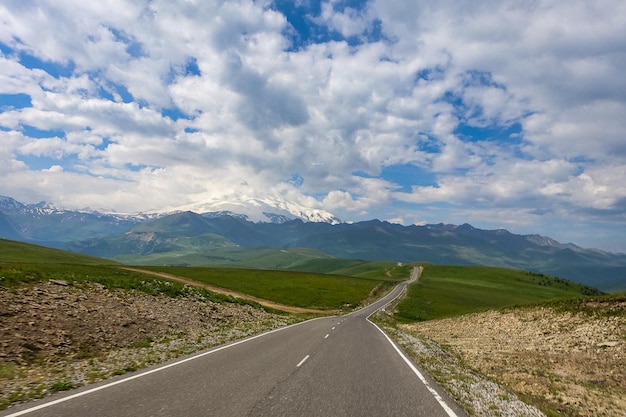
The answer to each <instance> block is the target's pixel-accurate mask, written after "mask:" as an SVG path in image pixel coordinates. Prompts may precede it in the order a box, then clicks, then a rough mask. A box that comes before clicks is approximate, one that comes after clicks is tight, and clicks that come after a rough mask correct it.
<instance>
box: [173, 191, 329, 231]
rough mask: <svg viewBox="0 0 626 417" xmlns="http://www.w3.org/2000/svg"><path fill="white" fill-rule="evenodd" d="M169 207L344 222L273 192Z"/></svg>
mask: <svg viewBox="0 0 626 417" xmlns="http://www.w3.org/2000/svg"><path fill="white" fill-rule="evenodd" d="M168 211H169V212H171V211H177V212H180V211H192V212H194V213H198V214H202V215H207V214H215V215H220V214H230V215H235V216H241V217H243V218H245V219H246V220H248V221H251V222H254V223H284V222H286V221H289V220H295V219H300V220H303V221H307V222H318V223H331V224H337V223H341V220H339V219H338V218H337V217H335V216H334V215H333V214H331V213H329V212H327V211H324V210H319V209H314V208H309V207H304V206H301V205H299V204H295V203H290V202H288V201H285V200H283V199H281V198H277V197H269V196H266V197H262V198H255V197H248V196H231V197H228V198H227V199H211V200H205V201H202V202H198V203H192V204H187V205H184V206H179V207H176V208H174V209H173V210H168Z"/></svg>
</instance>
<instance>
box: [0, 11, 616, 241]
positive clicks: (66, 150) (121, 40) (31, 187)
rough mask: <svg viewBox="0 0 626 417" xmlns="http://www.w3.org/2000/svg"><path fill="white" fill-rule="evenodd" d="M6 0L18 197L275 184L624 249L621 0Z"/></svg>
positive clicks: (364, 209)
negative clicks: (390, 0)
mask: <svg viewBox="0 0 626 417" xmlns="http://www.w3.org/2000/svg"><path fill="white" fill-rule="evenodd" d="M0 15H1V16H3V18H2V20H1V21H0V68H1V69H0V141H1V142H2V147H0V161H2V162H3V163H2V164H0V175H1V176H2V178H3V182H2V184H1V185H0V194H4V195H11V196H15V197H16V198H19V199H20V200H22V201H39V200H42V199H45V200H48V201H54V202H55V203H58V204H61V205H64V206H68V207H75V208H80V207H85V206H91V207H114V208H116V209H117V210H119V211H127V212H132V211H140V210H149V209H161V208H168V207H176V206H181V205H185V204H192V203H196V202H199V201H206V200H209V199H212V198H218V199H219V198H220V197H223V196H225V195H230V194H233V193H238V194H239V195H253V196H254V194H255V193H258V195H266V194H271V195H275V196H277V197H280V198H282V199H285V200H287V201H292V202H294V203H297V204H301V205H304V206H309V207H315V208H318V209H320V210H327V211H330V212H333V213H335V214H337V215H338V216H339V217H340V218H342V219H345V220H362V219H369V218H374V217H377V218H381V219H393V220H394V221H401V222H404V223H405V224H411V223H424V222H431V223H437V222H439V221H446V222H452V223H459V224H460V223H464V222H466V221H468V222H471V223H472V224H477V225H481V226H483V227H500V226H503V227H507V228H510V229H512V230H515V231H517V232H520V233H534V232H538V231H539V232H541V233H543V234H548V235H551V236H555V237H557V238H559V239H560V240H564V241H575V242H577V243H579V244H582V245H585V246H598V247H603V248H605V249H610V250H624V251H626V246H624V241H623V237H622V236H623V235H624V232H625V231H626V230H625V225H626V216H625V214H624V213H626V211H625V210H624V208H625V205H624V201H626V185H625V184H626V181H624V179H626V140H625V137H624V131H626V118H624V116H623V115H624V114H626V78H625V77H624V76H623V73H624V70H625V69H626V60H625V58H624V57H625V56H626V40H625V38H624V36H623V33H624V32H625V31H626V17H624V16H626V5H625V4H623V2H620V1H616V0H600V1H595V2H571V1H564V0H562V1H561V0H559V1H552V2H544V1H533V2H527V1H522V0H519V1H512V2H506V3H502V2H496V1H482V2H472V1H465V0H464V1H454V2H452V1H447V0H445V1H440V2H436V3H433V2H426V1H395V2H384V1H377V0H371V1H364V0H357V1H349V2H348V1H343V0H329V1H298V2H291V1H286V0H274V1H270V0H263V1H250V0H233V1H217V2H188V1H184V2H183V1H164V0H153V1H148V0H141V1H132V2H131V1H123V0H106V1H100V2H95V3H93V4H92V3H84V4H83V3H78V2H75V1H69V0H63V1H40V2H31V1H13V0H10V1H7V2H3V4H2V5H0ZM572 225H575V226H576V227H572Z"/></svg>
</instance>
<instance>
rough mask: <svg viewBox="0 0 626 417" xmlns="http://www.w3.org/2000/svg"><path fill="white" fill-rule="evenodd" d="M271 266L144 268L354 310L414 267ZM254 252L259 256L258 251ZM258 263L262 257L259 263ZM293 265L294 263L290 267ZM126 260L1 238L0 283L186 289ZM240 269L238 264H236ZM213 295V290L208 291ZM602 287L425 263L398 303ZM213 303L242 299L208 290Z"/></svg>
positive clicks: (414, 311) (461, 306) (565, 294)
mask: <svg viewBox="0 0 626 417" xmlns="http://www.w3.org/2000/svg"><path fill="white" fill-rule="evenodd" d="M265 254H266V255H271V256H270V259H268V260H267V262H266V266H268V267H273V266H276V264H281V265H283V266H288V265H290V267H289V268H288V269H282V270H274V269H270V268H268V269H259V268H241V267H240V268H217V267H175V266H142V267H141V268H143V269H146V270H149V271H159V272H165V273H168V274H173V275H178V276H182V277H185V278H189V279H192V280H195V281H198V282H199V283H205V284H210V285H214V286H218V287H222V288H225V289H229V290H233V291H237V292H240V293H244V294H249V295H251V296H254V297H258V298H263V299H266V300H269V301H274V302H277V303H280V304H285V305H289V306H295V307H304V308H317V309H326V310H337V309H346V308H348V309H349V308H354V307H356V306H358V305H359V304H361V303H362V302H363V301H364V300H367V299H370V298H371V297H373V296H376V295H379V294H382V293H383V292H384V291H386V290H388V289H390V288H391V287H393V286H394V285H395V284H396V283H398V282H400V281H403V280H406V279H408V278H409V276H410V275H411V270H412V268H413V267H414V266H416V265H417V264H412V265H407V264H397V263H394V262H365V261H358V260H346V259H337V258H331V257H319V256H318V254H316V253H311V252H307V251H306V250H298V249H296V250H290V251H284V252H276V251H271V252H267V253H265ZM257 255H259V256H260V255H261V252H258V253H257ZM254 263H255V264H258V261H255V262H254ZM290 263H291V264H290ZM120 266H122V264H119V263H115V262H113V261H110V260H106V259H101V258H94V257H89V256H84V255H79V254H75V253H70V252H65V251H60V250H55V249H49V248H45V247H41V246H35V245H29V244H25V243H19V242H13V241H8V240H2V239H0V286H2V287H5V288H11V287H14V286H17V285H22V284H29V283H36V282H40V281H45V280H50V279H56V280H64V281H67V282H69V283H74V282H78V283H81V282H94V283H98V284H101V285H104V286H105V287H107V288H112V289H113V288H119V289H126V290H138V291H143V292H147V293H151V294H157V293H163V294H168V295H171V296H178V295H185V294H186V291H188V289H186V287H185V286H184V285H183V284H180V283H177V282H168V281H166V280H165V279H163V278H158V277H154V276H151V275H147V274H142V273H138V272H133V271H127V270H124V269H121V268H120ZM233 266H235V265H233ZM207 294H208V293H207ZM597 294H600V292H599V291H598V290H596V289H594V288H590V287H587V286H584V285H580V284H576V283H574V282H571V281H567V280H563V279H559V278H555V277H549V276H545V275H541V274H536V273H531V272H525V271H520V270H512V269H504V268H489V267H476V266H442V265H431V264H424V272H423V274H422V276H421V277H420V279H419V281H418V282H417V283H415V284H412V285H411V286H410V287H409V288H408V291H407V293H406V296H405V298H404V299H403V300H402V301H401V302H400V303H399V304H398V308H397V317H398V319H400V320H402V321H417V320H430V319H435V318H440V317H449V316H455V315H460V314H466V313H471V312H476V311H483V310H487V309H498V308H503V307H510V306H516V305H528V304H536V303H541V302H546V301H552V300H562V299H576V298H578V299H580V298H583V297H585V296H589V295H597ZM208 296H209V297H210V298H212V299H214V300H216V301H230V302H242V301H241V300H235V299H233V298H232V297H227V296H222V295H218V294H208Z"/></svg>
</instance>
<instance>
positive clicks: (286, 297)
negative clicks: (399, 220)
mask: <svg viewBox="0 0 626 417" xmlns="http://www.w3.org/2000/svg"><path fill="white" fill-rule="evenodd" d="M143 269H147V270H150V271H158V272H165V273H168V274H173V275H178V276H181V277H185V278H190V279H193V280H194V281H198V282H202V283H206V284H210V285H215V286H218V287H222V288H227V289H230V290H234V291H237V292H241V293H245V294H249V295H252V296H255V297H259V298H263V299H266V300H271V301H275V302H277V303H281V304H285V305H290V306H296V307H309V308H319V309H339V308H346V307H347V308H352V307H356V306H357V305H358V304H359V303H360V302H361V301H363V300H365V299H366V298H368V296H369V294H370V293H371V292H372V291H375V290H376V289H380V287H391V286H392V285H393V284H394V283H396V282H398V281H400V280H402V279H405V278H407V277H403V278H402V279H393V278H390V277H388V276H387V275H386V272H385V271H384V270H380V269H379V270H378V274H377V275H376V274H375V273H372V275H375V276H372V277H356V276H348V275H337V274H320V273H310V272H299V271H275V270H260V269H235V268H207V267H154V266H152V267H143Z"/></svg>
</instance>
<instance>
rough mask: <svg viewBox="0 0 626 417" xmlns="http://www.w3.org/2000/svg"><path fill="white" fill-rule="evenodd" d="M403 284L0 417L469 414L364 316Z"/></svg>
mask: <svg viewBox="0 0 626 417" xmlns="http://www.w3.org/2000/svg"><path fill="white" fill-rule="evenodd" d="M417 274H418V272H417V270H415V272H414V274H413V277H412V279H416V278H417ZM406 285H407V283H406V282H405V283H402V284H400V285H398V286H397V287H396V288H395V289H394V290H393V291H392V292H391V293H390V294H389V295H387V296H386V297H384V298H383V299H381V300H379V301H378V302H376V303H374V304H372V305H370V306H368V307H365V308H363V309H361V310H358V311H356V312H353V313H351V314H348V315H345V316H334V317H325V318H319V319H314V320H309V321H307V322H304V323H300V324H297V325H293V326H289V327H286V328H283V329H279V330H275V331H272V332H268V333H265V334H263V335H259V336H255V337H252V338H248V339H245V340H242V341H239V342H235V343H232V344H229V345H225V346H221V347H218V348H214V349H211V350H208V351H206V352H203V353H200V354H197V355H195V356H190V357H187V358H185V359H183V360H179V361H176V362H171V363H168V364H166V365H165V366H161V367H154V368H149V369H147V370H144V371H143V372H136V373H133V374H127V375H124V376H121V377H117V378H114V379H112V380H109V381H105V382H102V383H99V384H94V385H89V386H86V387H82V388H81V389H78V390H73V391H68V392H65V393H60V394H57V395H54V396H51V397H49V398H47V399H45V400H41V401H38V402H32V403H29V404H23V405H20V406H16V407H14V408H11V409H8V410H4V411H2V412H0V416H12V417H17V416H19V415H27V416H32V417H35V416H72V417H84V416H98V417H105V416H115V417H122V416H128V417H131V416H132V417H141V416H186V417H193V416H220V417H222V416H289V417H295V416H359V417H364V416H377V417H379V416H424V417H426V416H427V417H438V416H442V417H452V416H459V417H461V416H465V414H464V413H463V412H462V411H461V410H460V409H459V407H458V406H457V405H456V404H454V403H453V402H452V401H451V400H450V399H448V398H447V397H446V396H445V395H444V394H441V392H442V391H441V390H440V389H439V388H437V387H436V386H435V385H434V383H433V382H430V381H428V380H426V379H425V378H424V377H423V376H422V374H421V373H420V371H418V370H417V368H415V367H414V366H413V365H412V364H411V363H410V362H409V360H408V359H406V357H404V356H403V355H402V354H401V353H400V350H399V349H398V348H396V347H395V345H394V344H393V343H392V342H391V341H390V340H389V338H388V337H387V336H386V335H385V334H384V333H383V332H382V331H380V330H379V329H378V327H376V326H375V325H374V324H372V323H371V322H369V321H368V320H367V317H368V316H369V315H371V314H372V313H373V312H374V311H376V310H378V309H379V308H382V307H383V306H384V305H386V304H387V303H388V302H390V301H391V300H392V299H393V298H395V297H397V296H398V295H399V294H401V292H402V291H403V290H404V289H405V287H406ZM437 392H439V393H437Z"/></svg>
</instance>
